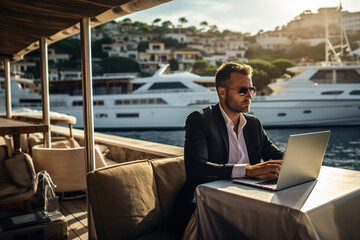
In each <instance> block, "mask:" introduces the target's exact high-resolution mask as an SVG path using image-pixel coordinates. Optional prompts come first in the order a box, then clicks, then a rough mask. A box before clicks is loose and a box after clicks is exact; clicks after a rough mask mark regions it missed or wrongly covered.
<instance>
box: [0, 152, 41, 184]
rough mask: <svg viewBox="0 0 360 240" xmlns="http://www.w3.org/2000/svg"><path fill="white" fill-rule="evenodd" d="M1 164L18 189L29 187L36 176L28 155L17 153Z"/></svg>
mask: <svg viewBox="0 0 360 240" xmlns="http://www.w3.org/2000/svg"><path fill="white" fill-rule="evenodd" d="M3 162H4V167H5V169H6V171H7V173H8V174H9V176H10V179H11V180H12V181H13V183H14V184H15V185H16V186H18V187H19V188H22V187H27V186H30V185H31V184H32V183H33V182H34V180H35V175H36V174H35V169H34V166H33V163H32V159H31V157H30V155H28V154H26V153H17V154H15V155H13V156H12V157H11V158H8V159H5V160H4V161H3Z"/></svg>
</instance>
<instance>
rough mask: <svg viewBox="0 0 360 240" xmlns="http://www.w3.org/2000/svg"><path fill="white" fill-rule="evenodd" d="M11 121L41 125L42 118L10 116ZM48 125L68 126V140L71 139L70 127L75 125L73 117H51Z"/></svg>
mask: <svg viewBox="0 0 360 240" xmlns="http://www.w3.org/2000/svg"><path fill="white" fill-rule="evenodd" d="M12 118H13V119H16V120H22V121H30V122H35V123H42V122H43V119H42V116H28V115H13V116H12ZM50 124H51V125H55V124H68V125H69V130H70V136H69V137H70V138H72V137H73V135H72V125H73V124H76V118H75V117H67V118H66V117H53V116H50Z"/></svg>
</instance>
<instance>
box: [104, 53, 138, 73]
mask: <svg viewBox="0 0 360 240" xmlns="http://www.w3.org/2000/svg"><path fill="white" fill-rule="evenodd" d="M100 66H101V68H102V72H103V73H122V72H140V67H139V64H138V63H137V62H136V61H134V60H132V59H131V58H125V57H108V58H105V59H103V60H102V61H101V63H100Z"/></svg>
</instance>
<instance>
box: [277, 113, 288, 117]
mask: <svg viewBox="0 0 360 240" xmlns="http://www.w3.org/2000/svg"><path fill="white" fill-rule="evenodd" d="M278 116H279V117H285V116H286V113H278Z"/></svg>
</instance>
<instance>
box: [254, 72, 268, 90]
mask: <svg viewBox="0 0 360 240" xmlns="http://www.w3.org/2000/svg"><path fill="white" fill-rule="evenodd" d="M252 80H253V84H254V86H255V87H256V89H258V90H261V89H263V88H266V86H267V85H268V84H269V83H270V81H269V75H268V73H267V72H265V71H264V70H261V69H254V72H253V77H252Z"/></svg>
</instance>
